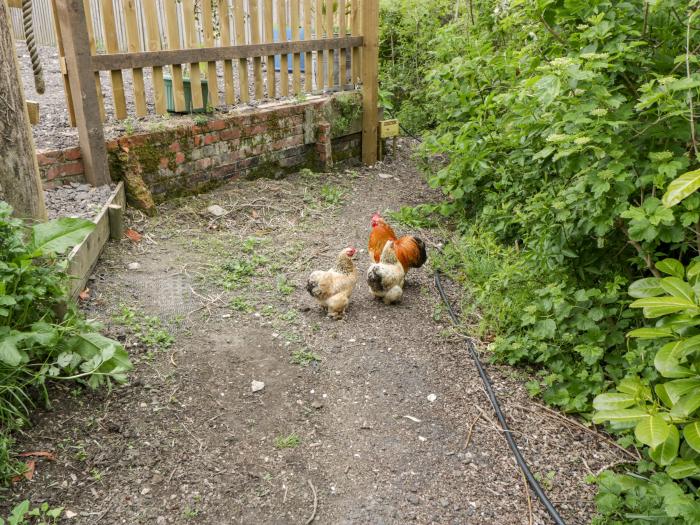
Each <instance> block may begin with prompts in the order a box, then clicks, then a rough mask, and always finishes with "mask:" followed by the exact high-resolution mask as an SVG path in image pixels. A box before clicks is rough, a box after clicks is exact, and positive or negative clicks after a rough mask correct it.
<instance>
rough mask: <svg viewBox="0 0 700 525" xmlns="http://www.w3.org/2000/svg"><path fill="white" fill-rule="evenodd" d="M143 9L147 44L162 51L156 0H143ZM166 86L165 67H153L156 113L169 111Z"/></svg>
mask: <svg viewBox="0 0 700 525" xmlns="http://www.w3.org/2000/svg"><path fill="white" fill-rule="evenodd" d="M143 11H144V13H143V14H144V17H145V21H146V34H147V35H148V38H147V39H146V45H147V48H148V50H149V51H160V48H161V33H160V29H159V27H158V11H157V6H156V0H143ZM164 90H165V86H164V84H163V68H162V67H154V68H153V98H154V99H155V104H156V113H158V114H159V115H165V114H167V113H168V109H167V105H166V100H165V92H164Z"/></svg>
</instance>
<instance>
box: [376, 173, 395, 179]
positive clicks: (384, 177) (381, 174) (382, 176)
mask: <svg viewBox="0 0 700 525" xmlns="http://www.w3.org/2000/svg"><path fill="white" fill-rule="evenodd" d="M391 177H393V175H391V174H390V173H380V174H379V178H380V179H390V178H391Z"/></svg>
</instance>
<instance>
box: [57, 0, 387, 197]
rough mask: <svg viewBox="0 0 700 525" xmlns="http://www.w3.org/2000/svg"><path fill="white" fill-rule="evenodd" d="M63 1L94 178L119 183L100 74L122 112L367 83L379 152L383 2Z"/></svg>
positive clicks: (62, 29)
mask: <svg viewBox="0 0 700 525" xmlns="http://www.w3.org/2000/svg"><path fill="white" fill-rule="evenodd" d="M54 1H55V2H56V7H57V9H56V11H57V14H58V19H59V24H58V26H57V31H58V33H59V34H58V37H59V38H58V40H59V52H60V53H61V54H62V55H65V60H64V61H62V62H63V63H64V64H65V71H66V73H67V76H68V79H69V82H68V84H69V87H68V89H67V91H68V92H69V93H67V95H68V96H69V97H70V98H71V99H72V102H73V111H74V114H75V115H74V116H75V123H76V125H77V126H78V131H79V136H80V145H81V149H82V150H83V159H85V161H86V162H85V168H86V176H87V177H88V180H90V182H92V183H93V184H104V183H106V182H108V181H109V175H108V172H107V164H106V152H105V151H104V138H103V134H102V125H101V122H102V121H104V119H105V117H106V113H107V111H106V108H105V104H104V100H103V96H102V89H103V87H102V81H101V79H100V72H101V71H105V72H109V77H110V83H111V90H112V95H113V101H114V107H113V112H114V114H113V116H114V117H115V118H117V119H125V118H127V117H128V116H129V115H130V114H131V115H134V116H137V117H138V116H144V115H147V114H149V113H157V114H166V113H167V112H168V110H169V109H170V110H174V111H176V112H182V111H186V110H198V109H210V108H216V107H217V106H220V105H223V104H235V103H237V102H250V101H252V100H262V99H265V98H268V99H272V98H278V97H285V96H289V95H295V96H297V97H303V96H304V95H305V94H310V93H320V92H325V91H337V90H343V89H347V88H351V89H352V88H354V86H356V85H357V84H362V89H363V95H364V97H363V98H364V103H363V110H364V119H365V121H364V124H363V160H365V162H368V163H373V162H374V161H375V160H376V141H377V139H376V134H377V29H378V14H379V13H378V5H377V3H378V0H181V1H177V0H54ZM96 6H97V7H98V8H99V10H100V13H99V16H95V15H96V13H94V8H95V7H96ZM96 24H100V25H99V26H98V25H96ZM119 28H122V29H123V30H124V32H122V31H120V29H119ZM120 34H121V36H120ZM96 35H97V36H98V37H99V38H100V40H98V39H97V38H96ZM101 39H103V40H101ZM365 135H366V137H365ZM370 135H372V138H370ZM370 142H371V144H370Z"/></svg>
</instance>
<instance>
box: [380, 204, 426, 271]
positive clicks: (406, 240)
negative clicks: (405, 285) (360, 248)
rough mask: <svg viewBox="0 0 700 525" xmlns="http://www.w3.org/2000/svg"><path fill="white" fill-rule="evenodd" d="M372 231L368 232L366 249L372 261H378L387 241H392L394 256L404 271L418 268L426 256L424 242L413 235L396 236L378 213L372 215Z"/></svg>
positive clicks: (423, 262)
mask: <svg viewBox="0 0 700 525" xmlns="http://www.w3.org/2000/svg"><path fill="white" fill-rule="evenodd" d="M371 225H372V232H371V233H370V234H369V244H368V245H367V251H368V252H369V256H370V258H371V259H372V262H374V263H378V262H379V259H380V257H381V256H382V250H383V249H384V245H385V244H386V242H387V241H394V251H395V252H396V258H397V259H398V260H399V262H400V263H401V266H403V269H404V272H408V269H409V268H420V267H421V266H423V264H425V261H426V260H427V258H428V255H427V253H426V252H425V243H424V242H423V241H422V240H421V239H419V238H418V237H415V236H413V235H404V236H403V237H400V238H397V237H396V234H395V233H394V230H393V229H392V228H391V226H389V225H388V224H387V223H386V221H385V220H384V219H383V218H382V216H381V215H379V213H375V214H374V215H372V222H371Z"/></svg>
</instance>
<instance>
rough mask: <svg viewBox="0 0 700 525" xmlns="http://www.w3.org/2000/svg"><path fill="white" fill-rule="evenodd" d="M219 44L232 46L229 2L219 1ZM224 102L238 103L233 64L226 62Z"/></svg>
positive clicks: (225, 0) (226, 0)
mask: <svg viewBox="0 0 700 525" xmlns="http://www.w3.org/2000/svg"><path fill="white" fill-rule="evenodd" d="M218 4H219V27H220V29H219V31H220V34H219V42H220V43H221V45H222V46H230V45H231V28H230V25H229V22H230V18H229V8H228V0H219V2H218ZM224 101H225V102H226V104H235V103H236V93H235V92H234V89H233V63H232V62H231V61H230V60H224Z"/></svg>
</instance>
